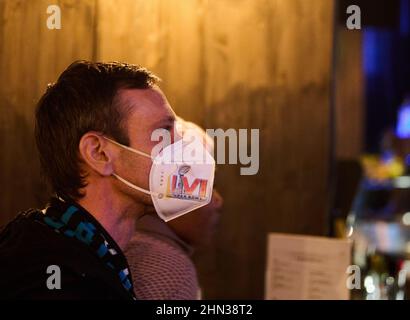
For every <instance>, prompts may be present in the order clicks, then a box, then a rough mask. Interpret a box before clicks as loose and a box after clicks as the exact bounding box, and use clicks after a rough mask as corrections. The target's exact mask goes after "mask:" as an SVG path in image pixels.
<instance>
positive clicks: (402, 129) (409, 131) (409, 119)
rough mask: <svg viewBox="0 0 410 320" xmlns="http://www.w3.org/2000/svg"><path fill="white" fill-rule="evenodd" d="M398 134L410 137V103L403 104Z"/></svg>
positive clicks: (399, 117)
mask: <svg viewBox="0 0 410 320" xmlns="http://www.w3.org/2000/svg"><path fill="white" fill-rule="evenodd" d="M396 135H397V136H398V137H399V138H402V139H406V138H410V103H407V104H405V105H403V106H402V107H401V108H400V110H399V116H398V121H397V127H396Z"/></svg>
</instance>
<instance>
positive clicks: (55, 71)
mask: <svg viewBox="0 0 410 320" xmlns="http://www.w3.org/2000/svg"><path fill="white" fill-rule="evenodd" d="M54 3H56V4H58V5H59V6H60V8H61V13H62V29H61V30H49V29H48V28H47V25H46V20H47V16H48V15H47V13H46V10H47V6H48V5H49V4H50V2H49V1H47V0H33V1H24V0H2V1H1V6H0V8H1V9H0V14H1V16H0V39H1V46H0V137H1V138H0V139H1V140H0V142H1V148H2V150H3V152H2V155H1V157H0V167H1V171H0V181H2V187H1V192H0V212H1V214H0V224H2V223H5V222H6V221H8V220H9V219H10V218H12V217H13V216H15V215H16V213H17V212H18V211H20V210H23V209H27V208H28V207H33V206H41V205H43V204H44V201H45V200H46V199H47V196H48V193H47V191H46V189H45V188H46V187H45V185H44V183H43V182H42V179H41V178H40V173H39V163H38V157H37V153H36V148H35V145H34V138H33V125H34V121H33V119H34V118H33V116H34V108H35V104H36V102H37V100H38V99H39V97H40V96H41V94H42V93H43V92H44V90H45V89H46V86H47V84H48V83H50V82H53V81H55V80H56V78H57V77H58V75H59V74H60V73H61V72H62V71H63V70H64V69H65V68H66V67H67V65H68V64H70V63H71V62H72V61H74V60H77V59H92V57H93V37H94V32H93V25H94V9H95V3H94V0H86V1H81V2H79V1H74V0H60V1H57V2H54Z"/></svg>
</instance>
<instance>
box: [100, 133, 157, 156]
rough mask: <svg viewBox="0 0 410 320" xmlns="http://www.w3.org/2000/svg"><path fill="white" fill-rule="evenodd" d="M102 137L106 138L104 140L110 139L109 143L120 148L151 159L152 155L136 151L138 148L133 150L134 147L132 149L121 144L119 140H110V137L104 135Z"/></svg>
mask: <svg viewBox="0 0 410 320" xmlns="http://www.w3.org/2000/svg"><path fill="white" fill-rule="evenodd" d="M103 138H104V139H106V140H108V141H110V142H111V143H113V144H115V145H117V146H119V147H121V148H124V149H127V150H128V151H131V152H134V153H136V154H138V155H140V156H143V157H146V158H150V159H151V160H153V159H152V157H151V156H150V155H149V154H147V153H145V152H142V151H138V150H135V149H133V148H130V147H127V146H124V145H123V144H121V143H119V142H117V141H114V140H112V139H110V138H107V137H105V136H103Z"/></svg>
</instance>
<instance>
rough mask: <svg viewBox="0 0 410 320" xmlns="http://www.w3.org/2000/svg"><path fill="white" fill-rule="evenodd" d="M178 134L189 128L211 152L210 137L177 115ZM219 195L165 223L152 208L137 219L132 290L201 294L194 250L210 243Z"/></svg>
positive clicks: (183, 296) (169, 296) (129, 253)
mask: <svg viewBox="0 0 410 320" xmlns="http://www.w3.org/2000/svg"><path fill="white" fill-rule="evenodd" d="M176 129H177V132H178V133H177V134H178V135H181V136H184V135H185V134H186V133H187V132H188V131H189V132H191V133H193V136H197V137H199V139H200V140H201V141H202V143H203V145H204V147H205V148H206V149H207V151H209V152H210V153H211V154H213V149H214V146H213V140H212V139H211V138H210V137H209V136H207V135H206V133H205V131H204V130H203V129H202V128H200V127H199V126H197V125H195V124H194V123H191V122H187V121H184V120H183V119H181V118H178V121H177V125H176ZM222 203H223V200H222V197H221V195H220V194H219V193H218V192H217V191H216V190H214V191H213V195H212V200H211V202H210V203H209V204H208V205H206V206H203V207H201V208H199V209H197V210H195V211H192V212H190V213H188V214H185V215H183V216H180V217H178V218H176V219H173V220H170V221H168V222H167V223H165V222H164V221H163V220H161V219H160V218H159V217H158V216H157V215H156V212H155V211H154V210H153V208H148V207H147V214H145V215H143V216H142V217H141V218H140V219H138V221H137V224H136V233H135V235H134V236H133V237H132V239H131V241H130V243H129V245H128V247H127V249H126V251H125V254H126V257H127V260H128V262H129V264H130V269H131V273H132V274H133V275H134V291H135V295H136V296H137V299H143V300H158V299H160V300H194V299H198V298H200V297H201V294H200V289H199V285H198V279H197V274H196V270H195V266H194V264H193V262H192V260H191V255H192V254H193V252H194V250H195V249H197V248H198V247H200V246H203V245H207V244H209V243H210V241H211V239H212V236H213V234H214V231H215V227H216V224H217V222H218V221H219V216H220V214H219V211H220V209H221V207H222Z"/></svg>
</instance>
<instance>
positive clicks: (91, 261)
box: [0, 209, 122, 299]
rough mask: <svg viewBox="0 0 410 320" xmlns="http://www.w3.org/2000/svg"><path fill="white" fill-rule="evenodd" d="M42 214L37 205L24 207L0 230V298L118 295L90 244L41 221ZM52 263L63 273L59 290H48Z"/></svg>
mask: <svg viewBox="0 0 410 320" xmlns="http://www.w3.org/2000/svg"><path fill="white" fill-rule="evenodd" d="M42 215H43V213H42V212H41V211H40V210H33V209H30V210H27V211H25V212H22V213H20V214H18V215H17V216H16V218H15V219H14V220H13V221H11V222H10V223H8V224H7V225H6V226H5V227H3V228H2V230H1V231H0V262H1V263H0V288H1V290H0V297H5V298H19V297H20V298H27V299H31V298H34V299H35V298H39V299H41V298H44V299H54V298H55V299H64V298H69V299H76V298H77V299H82V298H85V296H84V295H86V296H88V298H93V299H98V298H101V297H107V298H110V297H111V298H115V292H117V293H119V294H120V295H121V289H122V288H119V289H118V290H115V288H116V287H118V285H117V284H116V283H115V280H116V279H115V278H113V277H112V275H111V273H110V270H108V268H106V267H105V265H103V264H102V263H101V261H100V260H99V259H98V257H97V256H96V255H95V254H93V252H92V251H91V250H90V248H88V247H86V246H84V245H82V244H81V243H80V242H79V241H77V240H75V239H72V238H68V237H66V236H64V235H62V234H60V233H58V232H56V231H54V230H53V229H51V228H49V227H48V226H46V225H45V224H43V223H41V221H42V217H43V216H42ZM50 266H55V267H54V269H53V268H51V269H50ZM55 268H58V270H59V272H60V274H61V287H62V289H61V290H51V291H50V290H49V288H48V287H47V279H48V278H49V277H50V276H52V274H53V271H52V270H55ZM110 291H111V293H110ZM101 295H102V296H101ZM117 298H118V295H117Z"/></svg>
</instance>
